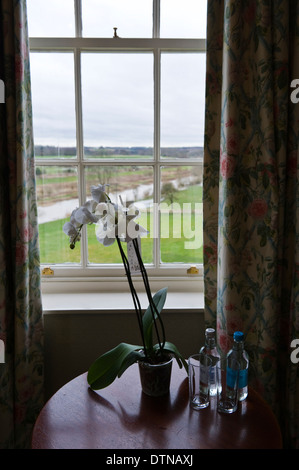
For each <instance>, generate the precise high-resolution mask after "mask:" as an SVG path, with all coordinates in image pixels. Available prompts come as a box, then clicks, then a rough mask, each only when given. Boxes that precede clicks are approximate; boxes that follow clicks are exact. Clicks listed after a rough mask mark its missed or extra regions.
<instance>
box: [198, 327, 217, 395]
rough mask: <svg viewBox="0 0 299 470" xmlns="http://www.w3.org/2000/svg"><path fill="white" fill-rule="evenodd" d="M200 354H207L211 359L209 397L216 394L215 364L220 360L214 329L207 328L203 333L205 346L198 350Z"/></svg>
mask: <svg viewBox="0 0 299 470" xmlns="http://www.w3.org/2000/svg"><path fill="white" fill-rule="evenodd" d="M200 352H201V353H204V354H207V356H209V357H210V358H211V359H212V367H211V369H210V396H215V395H216V394H217V383H216V363H217V361H218V360H219V359H220V354H219V352H218V349H217V346H216V333H215V330H214V328H207V329H206V331H205V345H204V346H203V347H202V348H201V349H200Z"/></svg>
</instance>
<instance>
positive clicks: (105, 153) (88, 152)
mask: <svg viewBox="0 0 299 470" xmlns="http://www.w3.org/2000/svg"><path fill="white" fill-rule="evenodd" d="M35 155H36V157H37V158H42V157H76V155H77V149H76V147H56V146H52V145H36V146H35ZM84 155H85V156H86V157H87V158H88V157H89V158H103V157H104V158H106V157H108V158H109V157H118V158H119V157H125V156H127V157H152V156H153V148H152V147H84ZM161 156H162V157H168V158H203V147H162V148H161Z"/></svg>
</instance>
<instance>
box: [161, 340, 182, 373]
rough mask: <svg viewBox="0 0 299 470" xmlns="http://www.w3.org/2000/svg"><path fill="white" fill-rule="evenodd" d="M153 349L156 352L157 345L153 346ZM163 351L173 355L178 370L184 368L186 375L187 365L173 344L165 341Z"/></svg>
mask: <svg viewBox="0 0 299 470" xmlns="http://www.w3.org/2000/svg"><path fill="white" fill-rule="evenodd" d="M154 349H155V350H158V349H159V344H155V346H154ZM163 351H165V352H168V353H170V354H173V355H174V357H175V358H176V361H177V363H178V365H179V367H180V369H181V368H182V367H183V366H184V368H185V370H186V372H187V374H188V364H187V362H186V360H185V359H184V358H183V356H182V355H181V353H180V351H179V350H178V348H177V347H176V346H175V345H174V344H173V343H170V342H169V341H166V342H165V345H164V348H163Z"/></svg>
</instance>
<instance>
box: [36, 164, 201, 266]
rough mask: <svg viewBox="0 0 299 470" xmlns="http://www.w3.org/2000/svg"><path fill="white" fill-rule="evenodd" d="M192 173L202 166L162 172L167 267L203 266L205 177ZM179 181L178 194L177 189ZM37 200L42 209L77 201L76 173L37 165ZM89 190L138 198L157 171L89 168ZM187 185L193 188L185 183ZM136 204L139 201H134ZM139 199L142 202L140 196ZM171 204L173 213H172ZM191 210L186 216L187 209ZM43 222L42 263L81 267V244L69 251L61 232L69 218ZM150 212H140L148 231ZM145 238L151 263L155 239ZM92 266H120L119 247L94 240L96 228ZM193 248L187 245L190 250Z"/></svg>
mask: <svg viewBox="0 0 299 470" xmlns="http://www.w3.org/2000/svg"><path fill="white" fill-rule="evenodd" d="M194 169H196V170H197V169H198V167H197V168H196V167H188V166H186V167H185V166H181V167H175V166H173V167H168V168H165V169H163V170H162V176H161V180H162V184H163V185H162V190H161V191H162V197H163V201H164V204H166V207H167V208H168V209H167V208H166V210H164V211H163V210H162V211H161V214H160V226H161V247H160V248H161V249H160V252H161V261H162V262H163V263H172V262H178V263H190V264H194V263H197V264H199V263H202V256H203V254H202V204H201V200H202V187H201V184H200V183H201V181H200V179H201V175H200V174H196V172H195V171H194ZM174 180H176V182H177V187H178V189H175V188H174V187H173V183H172V182H173V181H174ZM36 181H37V197H38V204H39V205H40V206H44V207H47V206H50V205H53V204H55V203H56V202H59V201H65V200H70V199H73V198H77V195H78V189H77V174H76V171H75V170H74V168H73V167H71V166H70V167H68V166H67V165H66V166H63V167H58V166H53V167H51V166H40V167H39V166H38V167H37V175H36ZM85 181H86V187H87V188H89V187H90V186H91V185H93V184H98V183H99V182H104V181H105V182H109V184H110V187H109V189H111V188H113V191H115V192H117V193H119V192H121V191H124V190H126V189H128V188H129V189H131V191H132V192H133V193H134V194H135V192H136V194H137V191H138V188H140V187H141V186H142V187H150V188H151V187H152V181H153V169H152V167H150V166H149V167H146V166H143V167H142V165H140V166H137V167H135V168H133V171H132V167H129V166H128V167H126V166H125V167H120V166H117V163H116V164H115V165H114V166H111V167H110V166H109V167H108V166H102V167H100V166H96V165H95V166H91V167H87V169H86V173H85ZM186 181H189V182H191V183H189V182H188V183H186ZM150 198H152V193H151V190H150V189H149V190H147V192H144V194H143V197H142V198H141V200H146V199H150ZM135 200H136V198H135ZM137 200H140V198H138V197H137ZM171 203H173V206H172V207H173V210H172V211H171V210H169V207H170V204H171ZM184 204H186V207H187V208H188V210H187V211H186V212H184V213H182V210H183V207H184V206H183V205H184ZM62 217H63V218H61V219H58V220H55V221H51V222H45V223H40V225H39V233H40V252H41V262H42V263H46V264H54V263H80V259H81V254H80V243H81V242H80V243H79V244H77V246H76V248H75V249H74V250H71V249H70V248H69V244H68V237H67V236H66V235H65V234H64V233H63V231H62V227H63V225H64V223H65V222H66V221H67V220H69V218H68V217H66V216H62ZM152 220H153V219H152V212H151V210H150V209H146V210H144V211H143V212H142V213H141V216H140V218H139V219H138V223H140V225H142V226H143V227H146V228H147V229H148V230H150V229H152V224H151V221H152ZM152 232H153V231H152V230H151V232H150V235H149V236H147V237H143V238H142V256H143V260H144V262H145V263H152V262H153V238H152V236H153V234H152ZM87 233H88V260H89V263H103V264H110V263H121V259H120V254H119V251H118V247H117V244H116V243H114V244H113V245H112V246H110V247H109V248H105V247H103V246H102V245H101V244H100V243H99V242H98V241H97V239H96V237H95V234H94V225H92V226H88V227H87ZM188 243H189V245H188Z"/></svg>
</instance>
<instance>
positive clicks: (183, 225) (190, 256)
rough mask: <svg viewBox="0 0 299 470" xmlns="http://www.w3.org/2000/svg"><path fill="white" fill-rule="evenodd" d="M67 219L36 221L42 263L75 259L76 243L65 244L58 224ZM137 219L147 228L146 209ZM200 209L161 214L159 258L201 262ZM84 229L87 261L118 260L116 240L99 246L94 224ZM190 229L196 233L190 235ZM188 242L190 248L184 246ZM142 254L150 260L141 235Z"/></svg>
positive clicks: (150, 242) (149, 247) (150, 241)
mask: <svg viewBox="0 0 299 470" xmlns="http://www.w3.org/2000/svg"><path fill="white" fill-rule="evenodd" d="M67 220H69V219H60V220H56V221H54V222H47V223H44V224H40V226H39V234H40V253H41V262H42V263H45V264H55V263H79V262H80V243H78V244H77V245H76V247H75V249H74V250H71V249H70V248H69V243H68V237H67V236H66V235H65V234H64V233H63V231H62V227H63V225H64V223H65V222H66V221H67ZM138 222H139V223H140V225H142V226H143V227H147V229H149V228H150V213H149V212H148V213H143V214H142V215H141V216H140V218H139V219H138ZM201 227H202V213H198V214H194V213H191V214H189V215H188V216H187V215H186V214H185V215H184V217H181V214H179V213H174V214H161V261H162V262H164V263H173V262H181V263H191V264H193V263H202V255H203V251H202V228H201ZM87 231H88V232H87V233H88V258H89V262H91V263H103V264H109V263H121V262H122V261H121V257H120V253H119V250H118V246H117V243H114V244H113V245H111V246H110V247H103V246H102V245H101V244H100V243H99V242H98V241H97V239H96V236H95V226H94V225H91V226H88V227H87ZM194 232H195V234H196V236H194ZM185 242H187V243H188V242H189V243H190V244H191V247H192V248H193V249H187V248H186V243H185ZM141 246H142V258H143V261H144V263H152V261H153V256H152V253H153V239H152V238H151V237H150V236H148V237H143V238H142V242H141Z"/></svg>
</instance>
